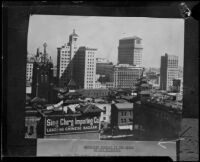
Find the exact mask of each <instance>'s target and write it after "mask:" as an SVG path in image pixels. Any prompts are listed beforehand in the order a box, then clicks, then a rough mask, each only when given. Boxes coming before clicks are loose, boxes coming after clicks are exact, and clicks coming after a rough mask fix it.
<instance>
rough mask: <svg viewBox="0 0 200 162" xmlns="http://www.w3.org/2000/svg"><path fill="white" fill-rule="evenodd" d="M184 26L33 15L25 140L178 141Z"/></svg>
mask: <svg viewBox="0 0 200 162" xmlns="http://www.w3.org/2000/svg"><path fill="white" fill-rule="evenodd" d="M183 49H184V21H183V20H182V19H164V18H163V19H161V18H141V17H97V16H51V15H32V16H31V17H30V24H29V30H28V53H27V72H26V84H27V85H26V101H27V106H26V109H25V110H26V115H27V116H26V117H25V118H26V123H25V124H26V130H27V132H26V134H25V138H58V139H60V138H62V139H71V138H72V139H73V138H74V139H77V138H78V139H88V140H90V139H99V140H108V139H109V140H160V139H165V138H166V139H167V138H168V139H176V138H177V137H178V133H179V131H180V123H181V112H182V95H183Z"/></svg>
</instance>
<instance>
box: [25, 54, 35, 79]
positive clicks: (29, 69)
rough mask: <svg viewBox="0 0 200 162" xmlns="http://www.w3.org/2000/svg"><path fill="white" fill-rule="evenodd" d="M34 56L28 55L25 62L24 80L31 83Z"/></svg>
mask: <svg viewBox="0 0 200 162" xmlns="http://www.w3.org/2000/svg"><path fill="white" fill-rule="evenodd" d="M33 62H34V58H32V57H28V58H27V63H26V81H27V82H29V83H32V77H33Z"/></svg>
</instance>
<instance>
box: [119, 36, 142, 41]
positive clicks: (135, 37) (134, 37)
mask: <svg viewBox="0 0 200 162" xmlns="http://www.w3.org/2000/svg"><path fill="white" fill-rule="evenodd" d="M128 39H140V40H142V38H140V37H137V36H133V37H125V38H122V39H120V40H128Z"/></svg>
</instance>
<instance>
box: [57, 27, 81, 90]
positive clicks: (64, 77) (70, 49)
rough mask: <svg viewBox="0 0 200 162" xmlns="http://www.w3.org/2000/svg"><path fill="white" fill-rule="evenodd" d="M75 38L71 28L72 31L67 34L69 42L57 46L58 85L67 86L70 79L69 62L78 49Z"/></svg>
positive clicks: (70, 68)
mask: <svg viewBox="0 0 200 162" xmlns="http://www.w3.org/2000/svg"><path fill="white" fill-rule="evenodd" d="M77 39H78V35H77V34H76V33H75V30H73V33H72V34H70V36H69V42H68V43H67V44H65V45H64V46H62V47H59V48H57V77H58V85H59V86H60V87H64V86H67V84H68V82H69V80H70V79H71V76H72V73H71V71H72V66H71V65H70V66H69V63H70V61H71V60H72V59H73V57H74V55H75V53H76V51H77V50H78V46H77Z"/></svg>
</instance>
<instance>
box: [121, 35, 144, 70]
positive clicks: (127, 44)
mask: <svg viewBox="0 0 200 162" xmlns="http://www.w3.org/2000/svg"><path fill="white" fill-rule="evenodd" d="M141 41H142V39H141V38H139V37H136V36H134V37H126V38H123V39H120V40H119V46H118V64H129V65H138V66H142V51H143V47H142V42H141Z"/></svg>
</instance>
